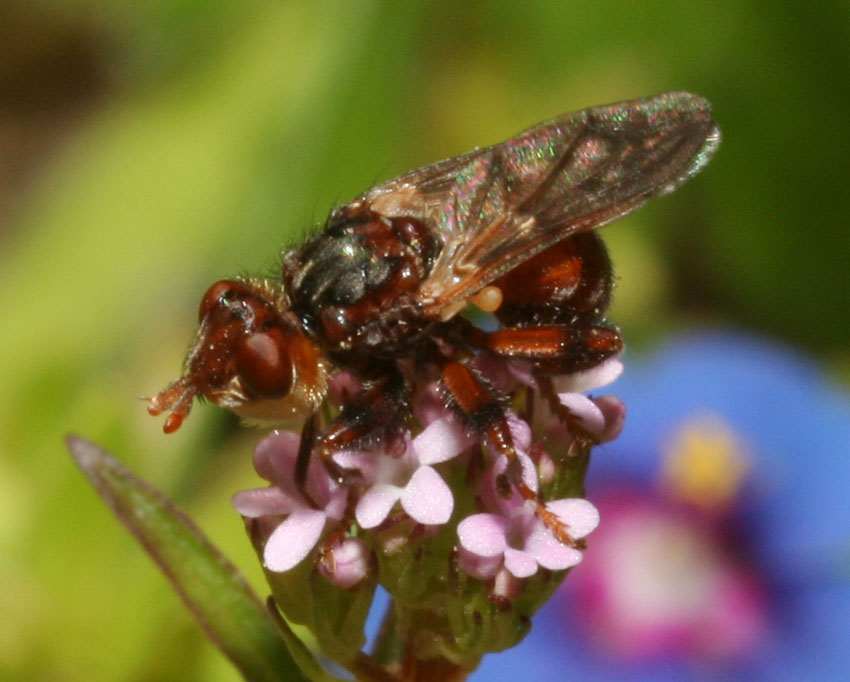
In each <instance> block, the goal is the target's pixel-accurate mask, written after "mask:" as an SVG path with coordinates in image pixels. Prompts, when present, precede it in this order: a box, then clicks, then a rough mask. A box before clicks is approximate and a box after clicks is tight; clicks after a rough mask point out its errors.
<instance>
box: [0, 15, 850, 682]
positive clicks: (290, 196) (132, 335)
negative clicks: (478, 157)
mask: <svg viewBox="0 0 850 682" xmlns="http://www.w3.org/2000/svg"><path fill="white" fill-rule="evenodd" d="M246 5H248V3H242V2H236V1H234V0H220V1H217V2H213V1H210V2H202V1H200V0H195V1H194V2H191V1H189V0H159V1H152V2H146V3H133V4H131V3H113V2H107V1H106V0H68V1H67V2H58V1H54V2H49V1H47V0H40V1H33V0H29V1H24V0H5V2H4V3H3V4H2V6H0V291H2V300H3V303H4V305H3V307H2V308H3V313H2V320H1V321H0V357H2V362H0V386H2V391H0V578H2V582H0V584H1V585H2V588H0V678H2V679H10V680H11V679H14V680H58V681H63V680H172V679H173V680H189V681H191V680H235V679H237V677H236V673H235V671H234V670H232V669H231V668H230V666H229V665H228V664H227V663H226V662H225V661H224V660H223V659H222V658H221V657H220V656H219V655H218V654H217V653H216V652H215V651H214V649H213V648H212V646H210V645H208V644H207V643H206V642H205V641H204V640H203V636H202V635H201V633H200V630H199V629H198V628H197V627H196V626H195V624H194V622H193V621H192V620H191V618H190V616H188V615H187V614H186V613H185V612H183V610H182V608H181V606H180V604H179V603H178V600H177V598H176V597H175V596H174V595H173V594H172V593H171V591H170V589H169V587H168V586H167V584H166V583H165V581H164V580H163V579H162V578H161V576H160V575H159V574H158V573H157V571H156V569H155V568H154V567H153V565H152V564H151V563H150V562H149V561H148V559H147V558H146V557H145V556H144V555H143V554H142V552H141V551H139V549H138V548H137V547H136V545H135V543H134V541H133V540H132V539H131V537H130V536H129V535H128V534H126V533H125V532H124V530H123V529H122V528H120V527H119V525H118V524H117V523H116V521H115V520H114V519H113V518H112V517H111V516H110V515H109V514H108V513H107V511H106V509H105V507H103V505H102V504H101V503H100V502H99V501H98V500H97V498H96V497H95V495H94V494H93V492H92V490H91V489H90V488H89V487H88V485H87V484H86V483H85V481H84V480H83V478H82V476H81V475H80V474H79V472H78V471H77V470H76V469H75V468H74V466H73V464H72V463H71V461H70V460H69V458H68V457H67V456H66V454H65V452H64V450H63V447H62V440H61V439H62V435H63V434H64V433H66V432H68V431H74V432H77V433H80V434H83V435H85V436H86V437H89V438H91V439H94V440H96V441H98V442H99V443H101V444H103V445H104V446H106V447H107V448H109V449H110V450H111V451H113V452H114V453H116V454H118V455H119V456H120V457H121V459H122V460H123V461H125V462H126V463H127V464H128V465H129V466H130V467H131V468H132V469H133V470H135V471H136V472H137V473H139V474H140V475H141V476H142V477H144V478H146V479H148V480H150V481H152V482H154V483H155V485H157V486H158V487H160V488H161V489H162V490H164V491H165V492H166V493H167V494H168V495H170V496H171V497H172V498H174V499H175V500H176V501H177V502H178V503H179V504H180V505H181V506H182V507H183V508H184V509H186V510H187V511H188V512H189V513H190V514H191V515H192V516H193V517H194V518H195V519H197V520H198V522H199V523H200V525H201V526H202V527H203V528H204V529H205V530H206V531H207V532H208V533H209V535H210V536H211V538H212V539H213V540H214V541H215V542H216V543H218V544H219V546H221V547H222V548H223V549H224V550H225V551H226V552H227V553H228V554H230V555H231V556H232V557H234V559H235V560H236V562H237V563H238V564H240V565H241V566H242V567H244V568H245V569H246V572H247V573H248V575H249V578H250V579H251V580H252V581H254V582H255V584H257V585H258V586H259V589H260V591H261V592H264V590H263V588H262V584H261V579H260V576H259V570H258V569H257V568H256V567H254V559H253V555H252V552H251V550H250V548H249V546H248V543H247V542H246V541H245V539H244V537H243V535H242V526H241V521H240V520H239V518H238V516H237V515H236V514H235V513H234V512H233V511H232V510H231V509H230V506H229V503H228V500H229V497H230V494H231V493H232V492H233V491H235V490H236V489H239V488H245V487H251V486H253V485H255V484H256V481H255V479H254V477H253V474H252V472H251V467H250V458H249V453H250V451H251V445H252V443H254V442H255V441H256V440H257V439H258V438H259V436H260V433H259V432H256V431H250V430H244V429H239V428H238V425H237V424H236V422H235V420H234V419H231V418H230V417H228V416H227V415H225V414H223V412H222V411H220V410H216V409H212V408H209V407H204V408H200V409H197V410H196V412H195V414H194V416H193V418H192V419H190V420H189V421H188V422H187V425H186V426H185V427H184V428H183V429H182V430H181V431H180V432H179V433H178V434H177V435H174V436H171V437H165V436H164V435H163V434H162V433H161V430H160V429H161V426H162V420H161V419H159V420H154V419H151V418H150V417H148V416H147V415H146V413H145V409H144V403H142V402H141V401H139V400H138V399H137V397H138V396H143V395H151V394H152V393H154V392H156V391H157V390H159V389H160V388H161V387H162V386H164V385H165V383H167V382H168V381H169V380H171V379H172V378H174V376H175V375H176V373H177V372H178V370H179V366H180V362H181V360H182V353H183V351H184V349H185V347H186V345H187V343H188V341H189V339H190V336H191V334H192V332H193V325H194V323H195V321H194V317H195V311H196V306H197V302H198V300H199V298H200V295H201V294H202V292H203V291H204V289H205V288H206V286H207V285H208V284H210V283H211V282H212V281H213V280H214V279H217V278H220V277H222V276H228V275H233V274H236V273H240V272H252V273H253V272H261V273H270V272H273V270H274V268H275V265H276V263H277V262H278V258H279V252H280V249H281V246H282V245H283V244H285V243H287V242H288V241H291V240H293V239H297V238H298V236H299V235H301V234H303V233H304V232H305V231H306V230H308V229H310V228H311V226H313V225H314V224H316V223H318V222H320V221H321V220H322V219H323V217H324V215H325V214H326V213H327V211H328V209H329V208H330V207H331V206H332V205H333V204H334V203H335V202H339V201H344V200H347V199H349V198H351V197H352V196H354V195H356V194H357V193H358V192H360V191H362V190H363V189H365V188H367V187H369V186H370V185H372V184H374V183H375V182H376V181H378V180H381V179H386V178H389V177H391V176H392V175H395V174H397V173H400V172H403V171H405V170H408V169H411V168H414V167H416V166H418V165H422V164H424V163H427V162H430V161H434V160H437V159H440V158H443V157H447V156H452V155H455V154H459V153H462V152H464V151H467V150H469V149H471V148H473V147H475V146H479V145H484V144H490V143H494V142H498V141H501V140H502V139H504V138H506V137H509V136H510V135H512V134H513V133H515V132H517V131H519V130H521V129H522V128H524V127H526V126H528V125H531V124H533V123H536V122H538V121H540V120H543V119H546V118H548V117H551V116H554V115H556V114H559V113H562V112H565V111H569V110H573V109H578V108H583V107H586V106H590V105H593V104H601V103H607V102H611V101H617V100H621V99H628V98H632V97H639V96H644V95H650V94H656V93H659V92H663V91H665V90H680V89H681V90H690V91H693V92H697V93H699V94H701V95H703V96H705V97H707V98H708V99H709V100H710V101H711V102H712V103H713V105H714V109H715V114H716V118H717V120H718V122H719V124H720V126H721V127H722V129H723V133H724V142H723V144H722V146H721V148H720V151H719V153H718V155H717V157H716V158H715V160H714V161H713V162H712V164H711V165H710V166H709V167H708V168H707V170H706V171H705V172H704V173H703V174H702V175H701V176H699V178H698V179H697V180H695V181H693V182H691V183H689V184H688V185H686V186H685V187H683V188H682V189H680V190H679V191H678V192H677V193H676V194H675V195H673V196H672V197H670V198H665V199H663V200H659V201H657V202H654V203H653V204H652V205H650V206H649V207H647V208H646V209H644V210H643V211H641V212H639V213H638V214H637V215H634V216H632V217H630V218H628V219H626V220H624V221H622V223H619V224H617V225H616V226H614V227H611V228H608V229H606V230H605V233H604V234H605V236H606V240H607V242H608V244H609V245H610V249H611V252H612V256H613V259H614V261H615V263H616V267H617V272H618V275H619V286H618V289H617V292H616V294H617V300H616V303H615V305H614V310H613V311H612V318H613V319H614V320H615V321H617V322H619V323H620V324H621V325H622V327H623V329H624V334H625V337H626V339H627V341H628V342H629V344H630V349H631V350H633V351H639V350H640V349H642V348H646V347H649V346H651V345H652V344H654V343H656V342H657V341H659V340H660V339H662V338H664V337H665V336H667V335H669V334H671V333H674V332H676V331H677V330H682V329H686V328H692V327H695V326H706V325H722V326H725V327H730V326H731V327H733V328H741V329H746V330H750V331H754V332H756V333H759V334H763V335H765V336H769V337H772V338H776V339H779V340H781V341H784V342H786V343H788V344H789V345H792V346H794V347H797V348H800V349H803V350H804V351H808V352H811V353H813V354H815V355H816V356H817V357H819V358H820V359H821V360H822V361H823V362H824V363H825V364H826V366H827V367H828V368H829V370H830V372H831V374H832V375H833V376H835V377H837V380H838V381H841V380H842V379H843V380H845V381H846V380H847V379H848V377H850V353H849V352H848V345H847V342H846V338H847V334H848V313H850V296H848V291H847V277H846V268H847V263H848V257H850V232H848V229H847V222H848V217H847V216H848V215H850V192H848V190H847V186H846V183H847V182H848V180H850V134H848V124H847V121H848V116H850V98H848V92H850V28H848V27H850V5H848V3H847V2H846V1H843V0H834V1H826V0H822V1H821V2H818V3H782V4H776V3H771V2H765V1H764V0H761V1H760V0H749V1H745V2H738V3H681V2H673V1H669V2H660V1H659V2H654V1H645V2H641V3H630V2H616V1H613V0H597V1H595V2H585V3H577V2H522V3H519V2H516V3H514V2H428V3H424V2H423V3H407V2H392V1H389V0H388V1H385V2H377V1H376V2H365V1H357V2H354V1H351V2H342V1H340V2H306V1H305V2H298V3H293V2H286V3H251V4H250V6H246Z"/></svg>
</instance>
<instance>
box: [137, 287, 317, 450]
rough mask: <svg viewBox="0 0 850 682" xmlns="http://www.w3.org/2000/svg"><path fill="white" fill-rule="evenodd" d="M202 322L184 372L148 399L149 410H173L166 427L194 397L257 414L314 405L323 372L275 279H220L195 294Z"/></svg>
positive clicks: (283, 415) (295, 412)
mask: <svg viewBox="0 0 850 682" xmlns="http://www.w3.org/2000/svg"><path fill="white" fill-rule="evenodd" d="M198 317H199V320H200V328H199V329H198V333H197V336H196V338H195V343H194V344H193V345H192V348H191V349H190V350H189V354H188V355H187V356H186V361H185V363H184V366H183V376H182V377H180V378H179V379H177V380H176V381H173V382H172V383H171V384H169V385H168V386H167V387H166V388H165V389H164V390H163V391H161V392H160V393H159V394H157V395H156V396H155V397H154V398H151V399H150V402H149V404H148V412H150V413H151V414H152V415H158V414H161V413H162V412H165V411H170V413H171V414H169V415H168V418H167V419H166V420H165V425H164V427H163V430H164V431H165V432H166V433H172V432H174V431H176V430H177V429H178V428H180V425H181V424H182V423H183V420H184V419H185V418H186V417H187V416H188V414H189V411H190V410H191V408H192V402H193V400H194V399H195V397H205V398H208V399H209V400H211V401H213V402H214V403H216V404H218V405H221V406H222V407H226V408H228V409H230V410H232V411H234V412H236V413H237V414H239V415H240V416H242V417H244V418H246V419H248V420H250V421H258V422H281V421H285V420H287V419H290V418H293V417H297V416H300V415H303V414H306V413H309V412H310V411H312V410H314V409H316V407H318V405H319V403H321V400H322V398H323V397H324V394H325V390H326V384H327V377H326V371H325V367H324V364H323V362H322V361H321V358H320V357H319V354H318V351H317V350H316V348H315V346H314V345H313V343H312V342H311V341H310V339H308V338H307V337H306V336H304V334H302V333H301V330H300V329H299V327H298V324H297V320H296V319H295V318H294V316H293V315H292V314H291V313H290V312H289V301H288V298H287V296H286V294H285V292H283V291H282V290H281V289H280V288H279V286H277V287H276V286H275V285H273V284H271V283H269V282H266V281H264V280H254V279H249V280H221V281H219V282H216V283H215V284H213V285H212V286H211V287H210V288H209V289H208V290H207V292H206V293H205V294H204V296H203V298H202V299H201V305H200V309H199V311H198Z"/></svg>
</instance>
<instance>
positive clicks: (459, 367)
mask: <svg viewBox="0 0 850 682" xmlns="http://www.w3.org/2000/svg"><path fill="white" fill-rule="evenodd" d="M440 383H441V384H442V387H443V390H444V391H445V392H446V397H447V398H448V402H449V405H450V406H451V407H452V408H453V409H454V410H455V411H456V412H457V413H458V414H459V415H460V417H461V419H462V420H463V421H464V422H465V423H466V424H467V425H468V426H469V427H470V428H471V429H473V430H474V431H476V432H478V433H480V434H482V435H484V436H485V437H486V438H487V439H488V441H490V443H491V444H492V445H493V447H494V448H495V449H496V450H498V451H499V452H500V453H501V454H503V455H505V457H507V459H508V467H507V469H506V470H505V473H504V479H503V482H504V483H505V484H506V486H513V488H514V489H515V490H516V491H517V492H518V493H519V494H520V495H521V496H522V497H523V499H525V500H531V501H533V502H534V504H535V513H536V514H537V516H538V517H539V518H540V519H541V520H542V521H543V523H545V524H546V526H547V527H548V528H549V529H550V530H551V531H552V532H553V533H554V534H555V537H557V538H558V540H559V541H560V542H562V543H563V544H565V545H570V546H572V547H577V548H580V547H583V546H584V544H583V541H581V540H576V539H574V538H573V537H571V536H570V534H569V532H568V530H567V528H566V526H565V525H564V524H563V523H562V522H561V520H560V519H559V518H558V517H557V515H555V514H553V513H552V512H551V511H549V510H548V509H547V508H546V505H545V503H544V502H543V500H542V499H540V496H539V495H538V494H537V493H536V492H534V491H533V490H532V489H531V488H529V487H528V485H526V483H525V481H523V478H522V467H521V464H520V461H519V457H518V456H517V452H516V449H515V447H514V443H513V438H512V437H511V432H510V428H509V426H508V421H507V418H506V416H505V406H504V402H503V400H502V399H501V398H500V397H499V396H498V394H497V393H496V392H495V391H494V390H493V389H492V388H491V387H490V386H489V385H488V384H487V382H486V381H485V380H484V379H483V378H482V377H480V376H479V375H478V374H476V373H475V372H474V371H473V370H472V369H470V368H469V367H468V366H467V365H465V364H463V363H461V362H448V363H446V364H445V365H444V366H443V370H442V373H441V375H440ZM497 485H500V482H498V481H497ZM507 494H508V495H509V494H510V493H509V492H507Z"/></svg>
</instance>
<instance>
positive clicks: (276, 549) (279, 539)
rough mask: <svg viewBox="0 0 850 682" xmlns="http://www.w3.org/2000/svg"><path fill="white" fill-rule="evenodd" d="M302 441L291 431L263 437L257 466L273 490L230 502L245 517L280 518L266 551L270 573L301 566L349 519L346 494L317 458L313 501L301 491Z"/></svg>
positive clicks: (312, 468) (310, 476)
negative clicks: (331, 526)
mask: <svg viewBox="0 0 850 682" xmlns="http://www.w3.org/2000/svg"><path fill="white" fill-rule="evenodd" d="M299 442H300V437H299V436H298V435H297V434H294V433H292V432H289V431H275V432H273V433H272V434H271V435H270V436H268V437H266V438H264V439H263V440H262V441H261V442H260V443H259V445H258V446H257V449H256V450H255V451H254V467H255V468H256V470H257V473H258V474H260V476H262V477H263V478H265V479H266V480H267V481H269V482H270V483H271V484H272V485H270V486H269V487H267V488H259V489H255V490H244V491H242V492H238V493H236V494H235V495H234V496H233V499H232V503H233V506H234V507H235V508H236V511H238V512H239V513H240V514H241V515H242V516H243V517H246V518H251V519H262V518H264V517H282V521H281V522H280V523H279V524H278V525H277V527H276V528H275V529H274V530H273V531H272V532H271V534H270V535H269V537H268V539H267V540H266V544H265V548H264V550H263V564H264V565H265V567H266V568H268V569H269V570H270V571H276V572H282V571H288V570H289V569H290V568H292V567H294V566H296V565H297V564H299V563H300V562H301V561H302V560H304V558H306V557H307V555H308V554H310V552H311V551H312V550H313V548H314V547H315V546H316V543H317V542H318V541H319V539H320V538H321V537H322V535H323V534H324V532H325V528H326V526H327V525H328V523H329V522H330V523H333V522H335V521H340V520H341V519H342V518H343V517H344V514H345V508H346V504H347V500H348V489H347V488H345V487H344V486H341V485H340V484H338V483H336V482H335V481H334V480H332V479H331V477H330V476H328V474H327V472H326V471H325V469H324V467H323V466H322V465H321V462H318V461H316V459H315V458H313V459H311V461H310V464H309V467H308V469H307V480H306V483H305V492H306V494H307V495H309V497H310V498H311V499H310V500H306V499H305V498H304V496H303V495H302V494H301V493H300V492H299V491H298V489H297V486H296V485H295V461H296V459H297V457H298V444H299Z"/></svg>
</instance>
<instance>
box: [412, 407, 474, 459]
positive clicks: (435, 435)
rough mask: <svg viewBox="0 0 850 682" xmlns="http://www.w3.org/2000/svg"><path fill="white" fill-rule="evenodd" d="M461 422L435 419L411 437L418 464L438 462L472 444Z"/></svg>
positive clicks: (457, 453) (456, 454) (450, 457)
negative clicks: (414, 436)
mask: <svg viewBox="0 0 850 682" xmlns="http://www.w3.org/2000/svg"><path fill="white" fill-rule="evenodd" d="M472 442H473V441H472V440H471V439H470V438H469V437H468V436H467V435H466V433H465V432H464V428H463V426H462V425H461V424H459V423H458V422H457V421H455V420H453V419H448V418H443V419H437V420H436V421H433V422H431V423H430V424H428V426H426V427H425V428H424V429H423V431H422V433H420V434H419V435H418V436H416V438H414V439H413V450H414V452H415V454H416V458H417V459H418V460H419V463H420V464H438V463H439V462H445V461H447V460H450V459H452V458H453V457H457V456H458V455H459V454H460V453H461V452H463V451H464V450H465V449H466V448H468V447H469V446H470V445H471V444H472Z"/></svg>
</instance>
